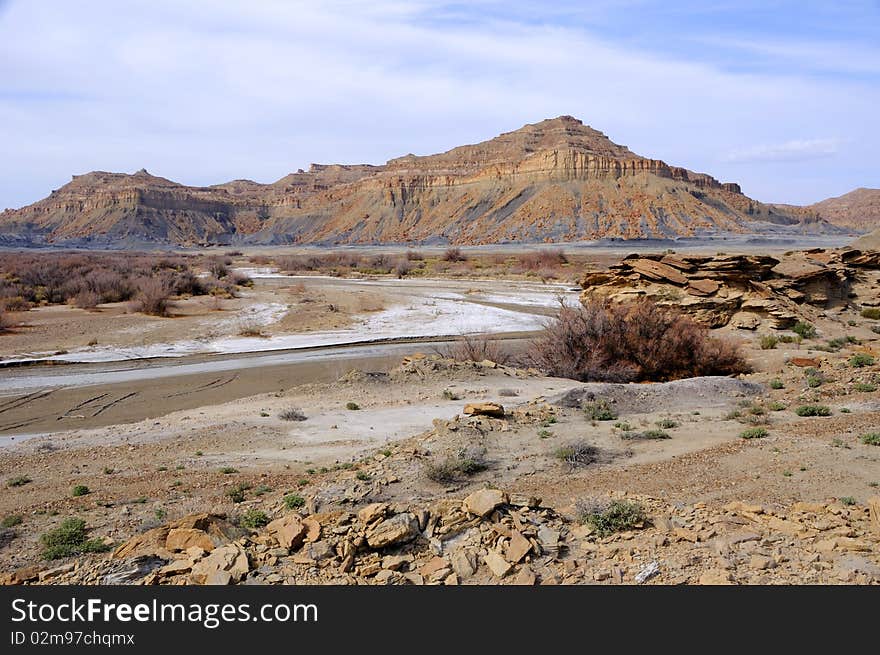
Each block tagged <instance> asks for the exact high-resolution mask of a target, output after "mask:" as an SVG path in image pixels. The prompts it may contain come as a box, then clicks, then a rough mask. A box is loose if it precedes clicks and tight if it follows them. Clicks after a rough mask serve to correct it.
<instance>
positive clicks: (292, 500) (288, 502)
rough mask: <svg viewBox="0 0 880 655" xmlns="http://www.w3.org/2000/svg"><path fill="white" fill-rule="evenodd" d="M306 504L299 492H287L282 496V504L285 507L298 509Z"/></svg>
mask: <svg viewBox="0 0 880 655" xmlns="http://www.w3.org/2000/svg"><path fill="white" fill-rule="evenodd" d="M305 504H306V499H305V498H303V497H302V496H300V495H299V494H287V495H286V496H285V497H284V506H285V507H286V508H287V509H299V508H300V507H303V506H304V505H305Z"/></svg>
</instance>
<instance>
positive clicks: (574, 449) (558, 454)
mask: <svg viewBox="0 0 880 655" xmlns="http://www.w3.org/2000/svg"><path fill="white" fill-rule="evenodd" d="M553 456H554V457H555V458H556V459H558V460H559V461H561V462H564V463H565V464H568V465H569V466H570V467H571V468H577V467H579V466H587V465H589V464H592V463H593V462H595V461H596V460H597V459H598V458H599V449H598V448H596V446H594V445H592V444H589V443H587V442H585V441H575V442H573V443H570V444H568V445H565V446H560V447H559V448H557V449H556V450H555V451H553Z"/></svg>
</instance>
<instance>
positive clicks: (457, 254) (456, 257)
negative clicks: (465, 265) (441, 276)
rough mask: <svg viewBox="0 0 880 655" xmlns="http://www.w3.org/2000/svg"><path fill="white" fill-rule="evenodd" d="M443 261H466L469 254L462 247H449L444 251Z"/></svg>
mask: <svg viewBox="0 0 880 655" xmlns="http://www.w3.org/2000/svg"><path fill="white" fill-rule="evenodd" d="M443 261H444V262H466V261H467V255H465V254H464V253H463V252H462V251H461V248H455V247H453V248H447V249H446V252H444V253H443Z"/></svg>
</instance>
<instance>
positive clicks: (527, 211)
mask: <svg viewBox="0 0 880 655" xmlns="http://www.w3.org/2000/svg"><path fill="white" fill-rule="evenodd" d="M826 229H832V228H831V226H829V225H827V224H824V223H822V222H821V221H819V220H818V219H816V218H815V217H811V218H810V220H803V219H802V217H801V216H800V215H798V213H797V212H794V211H789V210H787V209H780V208H778V207H772V206H769V205H764V204H762V203H759V202H756V201H754V200H752V199H750V198H748V197H746V196H744V195H743V194H742V192H741V190H740V188H739V186H738V185H737V184H735V183H721V182H719V181H718V180H716V179H715V178H713V177H711V176H710V175H706V174H704V173H695V172H693V171H689V170H687V169H684V168H681V167H677V166H671V165H669V164H667V163H665V162H663V161H660V160H657V159H648V158H645V157H641V156H639V155H637V154H635V153H633V152H631V151H630V150H629V149H628V148H626V147H625V146H621V145H618V144H616V143H614V142H612V141H611V140H610V139H608V137H606V136H605V135H604V134H602V133H601V132H599V131H598V130H595V129H593V128H591V127H589V126H587V125H584V124H583V123H582V122H581V121H579V120H577V119H575V118H572V117H571V116H561V117H559V118H555V119H551V120H545V121H541V122H539V123H535V124H532V125H526V126H524V127H523V128H521V129H519V130H515V131H513V132H508V133H505V134H502V135H500V136H498V137H496V138H494V139H491V140H489V141H485V142H482V143H478V144H475V145H467V146H461V147H458V148H454V149H452V150H449V151H448V152H445V153H440V154H436V155H430V156H424V157H417V156H415V155H407V156H405V157H399V158H397V159H392V160H390V161H389V162H387V163H386V164H385V165H382V166H370V165H365V164H364V165H350V166H343V165H319V164H313V165H312V167H311V168H310V169H309V170H308V171H302V170H300V171H297V172H296V173H292V174H290V175H287V176H285V177H283V178H282V179H280V180H278V181H277V182H275V183H273V184H258V183H256V182H252V181H250V180H235V181H233V182H228V183H225V184H220V185H216V186H210V187H191V186H185V185H182V184H178V183H176V182H172V181H170V180H167V179H164V178H161V177H156V176H153V175H150V174H149V173H147V172H146V171H143V170H142V171H139V172H137V173H135V174H133V175H122V174H116V173H103V172H95V173H89V174H87V175H81V176H75V177H74V179H73V180H72V181H71V182H70V183H69V184H67V185H65V186H64V187H62V188H60V189H57V190H55V191H53V192H52V193H51V194H50V196H49V197H48V198H45V199H44V200H41V201H39V202H37V203H34V204H33V205H29V206H28V207H24V208H22V209H19V210H8V211H5V212H3V214H0V243H8V244H16V245H19V244H24V243H27V242H38V243H55V244H67V245H77V244H80V245H113V246H115V247H125V246H130V247H135V246H143V245H155V244H177V245H199V244H216V243H224V244H225V243H258V244H286V243H300V244H325V245H332V244H353V243H456V244H485V243H503V242H552V241H573V240H585V239H601V238H607V237H614V238H623V239H633V238H659V239H665V238H672V237H680V236H694V235H701V234H715V233H719V232H738V233H750V232H765V231H779V230H783V231H786V230H787V231H788V232H795V233H796V232H802V231H822V230H826Z"/></svg>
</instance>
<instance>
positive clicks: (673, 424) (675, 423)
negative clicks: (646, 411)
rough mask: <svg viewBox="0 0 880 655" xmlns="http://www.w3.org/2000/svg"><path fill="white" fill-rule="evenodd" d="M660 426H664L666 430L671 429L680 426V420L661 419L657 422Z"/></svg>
mask: <svg viewBox="0 0 880 655" xmlns="http://www.w3.org/2000/svg"><path fill="white" fill-rule="evenodd" d="M655 425H656V426H657V427H658V428H663V429H664V430H671V429H672V428H677V427H678V421H674V420H672V419H671V418H664V419H660V420H659V421H657V423H655Z"/></svg>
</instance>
